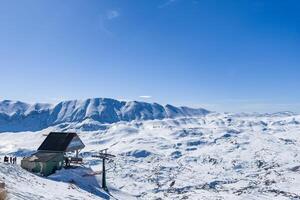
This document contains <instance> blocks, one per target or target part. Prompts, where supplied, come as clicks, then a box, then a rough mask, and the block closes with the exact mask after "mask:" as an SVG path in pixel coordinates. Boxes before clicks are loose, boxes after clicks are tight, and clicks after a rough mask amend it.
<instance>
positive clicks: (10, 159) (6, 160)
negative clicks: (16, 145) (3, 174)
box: [4, 156, 17, 164]
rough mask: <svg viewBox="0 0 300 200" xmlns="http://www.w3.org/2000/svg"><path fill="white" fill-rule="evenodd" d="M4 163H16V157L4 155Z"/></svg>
mask: <svg viewBox="0 0 300 200" xmlns="http://www.w3.org/2000/svg"><path fill="white" fill-rule="evenodd" d="M4 163H12V164H17V157H8V156H4Z"/></svg>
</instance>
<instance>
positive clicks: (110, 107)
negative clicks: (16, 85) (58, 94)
mask: <svg viewBox="0 0 300 200" xmlns="http://www.w3.org/2000/svg"><path fill="white" fill-rule="evenodd" d="M207 113H209V112H208V111H207V110H205V109H193V108H188V107H175V106H171V105H166V106H162V105H160V104H157V103H153V104H150V103H145V102H137V101H132V102H124V101H117V100H114V99H108V98H94V99H87V100H83V101H80V100H73V101H63V102H60V103H58V104H56V105H50V104H27V103H24V102H19V101H9V100H5V101H0V132H6V131H11V132H18V131H38V130H42V129H44V128H47V127H49V126H53V125H57V124H63V123H78V122H82V121H84V120H87V119H89V120H91V121H93V122H95V123H97V122H98V123H100V124H104V123H109V124H110V123H115V122H119V121H132V120H153V119H165V118H177V117H189V116H202V115H205V114H207Z"/></svg>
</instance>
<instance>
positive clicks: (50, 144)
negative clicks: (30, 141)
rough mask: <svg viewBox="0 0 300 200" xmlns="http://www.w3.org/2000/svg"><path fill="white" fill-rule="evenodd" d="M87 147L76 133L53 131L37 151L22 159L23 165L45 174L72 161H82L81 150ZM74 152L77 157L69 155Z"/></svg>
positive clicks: (51, 172) (32, 170) (31, 170)
mask: <svg viewBox="0 0 300 200" xmlns="http://www.w3.org/2000/svg"><path fill="white" fill-rule="evenodd" d="M84 147H85V145H84V144H83V142H82V141H81V139H80V138H79V136H78V135H77V134H76V133H66V132H51V133H49V134H48V136H47V137H46V139H45V140H44V142H43V143H42V144H41V145H40V147H39V148H38V150H37V152H36V153H34V154H32V155H31V156H30V157H26V158H24V159H23V160H21V167H22V168H24V169H26V170H28V171H30V172H34V173H39V174H41V175H43V176H48V175H50V174H53V173H55V171H56V170H59V169H61V168H63V167H64V166H65V165H66V166H67V165H69V164H70V162H72V161H74V160H75V161H77V162H78V161H82V158H79V157H78V155H79V152H80V150H82V149H83V148H84ZM70 152H72V153H73V154H75V157H67V155H66V154H67V153H70Z"/></svg>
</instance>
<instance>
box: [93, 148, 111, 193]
mask: <svg viewBox="0 0 300 200" xmlns="http://www.w3.org/2000/svg"><path fill="white" fill-rule="evenodd" d="M92 157H94V158H100V159H102V188H103V190H105V191H108V188H107V185H106V171H105V161H106V160H110V159H113V158H114V157H116V156H115V155H112V154H109V153H107V149H102V150H100V152H99V153H98V154H97V155H92Z"/></svg>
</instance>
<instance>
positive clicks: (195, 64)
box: [0, 0, 300, 112]
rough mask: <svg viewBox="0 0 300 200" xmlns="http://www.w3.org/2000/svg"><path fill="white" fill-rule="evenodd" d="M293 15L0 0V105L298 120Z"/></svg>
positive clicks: (242, 2)
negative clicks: (166, 109)
mask: <svg viewBox="0 0 300 200" xmlns="http://www.w3.org/2000/svg"><path fill="white" fill-rule="evenodd" d="M299 10H300V1H298V0H294V1H292V0H269V1H267V0H266V1H263V0H235V1H231V0H126V1H125V0H118V1H117V0H88V1H87V0H26V1H20V0H0V30H1V31H0V67H1V79H0V83H1V84H0V92H1V93H0V95H1V96H0V98H1V99H13V100H22V101H29V102H36V101H39V102H55V101H59V100H64V99H85V98H89V97H111V98H117V99H128V100H140V101H149V102H159V103H162V104H166V103H171V104H175V105H189V106H195V107H201V106H202V107H206V108H208V109H212V110H216V111H259V112H274V111H281V110H291V111H295V112H300V92H299V86H300V12H299ZM140 96H151V98H145V97H144V98H142V97H140Z"/></svg>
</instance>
